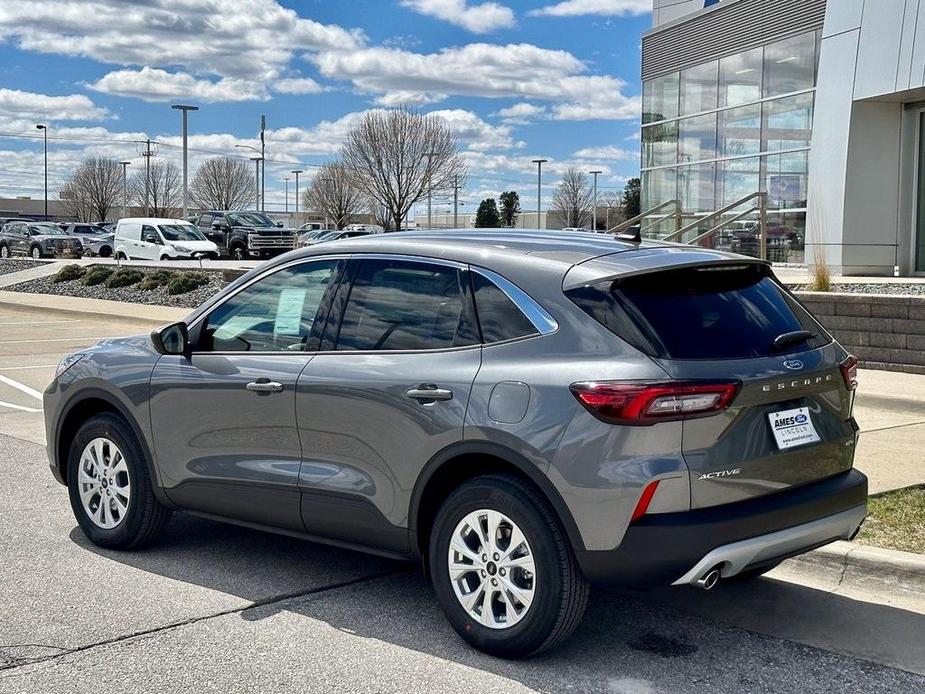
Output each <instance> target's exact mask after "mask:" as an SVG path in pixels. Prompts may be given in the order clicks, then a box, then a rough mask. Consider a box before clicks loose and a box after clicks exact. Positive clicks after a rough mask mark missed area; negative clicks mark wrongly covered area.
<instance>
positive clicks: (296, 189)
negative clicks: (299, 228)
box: [289, 169, 303, 224]
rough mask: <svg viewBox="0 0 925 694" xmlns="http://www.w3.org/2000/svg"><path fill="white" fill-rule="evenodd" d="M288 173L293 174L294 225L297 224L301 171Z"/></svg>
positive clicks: (296, 170) (295, 170)
mask: <svg viewBox="0 0 925 694" xmlns="http://www.w3.org/2000/svg"><path fill="white" fill-rule="evenodd" d="M289 173H292V174H295V218H296V224H298V222H299V174H300V173H303V171H302V169H293V170H292V171H290V172H289Z"/></svg>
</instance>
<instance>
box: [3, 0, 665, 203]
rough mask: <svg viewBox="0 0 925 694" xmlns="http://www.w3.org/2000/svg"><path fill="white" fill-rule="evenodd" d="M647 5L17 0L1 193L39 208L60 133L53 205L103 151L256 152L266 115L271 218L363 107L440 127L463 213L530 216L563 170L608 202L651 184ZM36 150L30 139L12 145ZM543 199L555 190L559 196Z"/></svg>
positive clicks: (11, 12) (6, 23) (477, 0)
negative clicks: (483, 206) (501, 196)
mask: <svg viewBox="0 0 925 694" xmlns="http://www.w3.org/2000/svg"><path fill="white" fill-rule="evenodd" d="M650 6H651V3H650V2H649V0H497V1H496V2H493V1H491V2H485V1H483V0H201V1H199V0H82V2H73V1H68V0H24V1H22V2H16V3H13V2H4V3H2V4H0V197H13V196H15V195H31V196H33V197H40V195H41V190H40V187H41V172H42V161H41V143H40V141H38V140H36V139H35V136H36V135H37V131H36V130H35V123H37V122H47V123H49V126H50V130H49V133H50V137H51V139H50V153H49V159H50V165H49V169H50V178H51V188H52V196H54V194H55V193H54V191H55V190H56V188H57V185H58V184H60V182H61V181H63V180H64V179H65V178H66V177H67V175H68V174H69V172H70V171H71V170H72V169H73V167H74V166H75V165H76V163H77V162H78V161H79V160H80V159H81V158H82V157H83V156H87V155H90V154H101V155H105V156H112V157H115V158H118V159H128V160H131V161H132V162H133V163H132V167H131V168H132V169H135V170H139V169H140V168H141V162H142V160H141V158H140V157H138V155H137V150H138V145H136V144H134V143H132V142H131V141H132V140H139V139H143V138H145V137H151V138H153V139H155V140H157V141H159V142H161V143H162V145H161V146H160V147H159V148H158V155H157V159H158V160H160V161H166V160H173V161H175V162H177V163H179V161H180V150H179V149H178V147H177V145H178V144H179V137H178V131H179V114H178V113H177V112H176V111H172V110H171V109H170V104H172V103H177V102H185V103H192V104H197V105H199V106H200V111H198V112H196V113H194V114H192V115H191V118H190V132H191V140H190V147H191V148H192V150H193V151H192V152H191V167H193V168H195V166H196V165H197V164H198V163H199V162H201V161H202V160H203V159H204V158H206V157H208V156H212V155H213V154H216V153H228V154H235V155H240V156H246V153H245V152H244V151H243V150H242V149H240V148H239V149H236V148H235V147H234V145H235V144H256V140H255V136H256V134H257V130H258V127H259V118H260V114H261V113H264V114H266V116H267V126H268V128H269V132H268V139H267V152H268V153H267V157H268V160H269V161H268V164H267V191H268V195H267V200H268V207H273V208H277V207H279V208H281V207H282V203H283V186H284V183H283V178H284V177H285V176H286V175H288V172H289V171H290V170H291V169H293V168H300V167H304V168H306V170H307V172H308V173H307V174H306V175H309V176H310V175H311V170H312V165H313V164H315V165H317V164H319V163H322V162H324V161H326V160H328V159H330V158H333V157H334V156H336V153H337V149H338V148H339V145H340V141H341V139H342V137H343V134H344V133H345V132H346V130H347V129H349V127H350V125H351V124H352V123H355V122H356V121H357V120H358V119H359V118H360V117H361V116H362V113H363V112H364V111H366V110H368V109H372V108H380V107H388V106H394V105H398V104H406V105H411V106H413V107H414V108H417V109H420V110H421V111H424V112H433V113H436V114H437V115H438V116H440V117H442V118H445V119H446V121H447V123H448V124H449V125H450V127H451V129H452V130H453V131H454V132H455V133H456V134H457V137H458V139H459V143H460V147H461V149H462V150H463V151H464V152H465V156H466V158H467V160H468V165H469V170H470V177H469V181H468V185H467V190H466V191H465V193H464V195H463V198H464V199H465V200H466V201H467V202H469V204H472V203H477V202H478V200H479V199H481V198H482V197H485V196H487V195H497V194H498V193H499V192H500V191H501V190H507V189H515V190H518V191H520V193H521V196H522V198H523V199H524V200H523V202H524V207H525V208H526V207H530V206H531V203H532V202H533V200H534V195H535V192H534V191H535V168H534V167H533V165H532V164H530V163H529V162H530V160H531V159H534V158H538V157H543V158H547V159H549V160H550V163H549V164H548V165H547V169H546V171H548V174H547V175H545V176H544V183H548V186H549V189H550V190H551V187H552V186H553V185H554V184H555V182H556V179H557V177H558V175H559V174H560V173H561V171H562V170H564V169H565V168H566V167H568V166H571V165H575V166H579V167H581V168H582V169H584V170H590V169H601V170H603V171H604V172H605V173H604V175H603V177H602V178H601V179H600V187H601V189H602V190H605V191H606V190H618V189H621V188H622V185H623V182H624V181H625V179H626V178H628V177H630V176H634V175H637V172H638V128H639V125H638V123H639V110H640V109H639V94H640V86H639V42H640V35H641V33H642V32H643V31H645V30H646V29H647V28H649V26H650V24H651V15H650V13H649V10H650ZM12 135H26V136H29V137H28V138H27V137H12ZM546 197H548V191H547V193H546Z"/></svg>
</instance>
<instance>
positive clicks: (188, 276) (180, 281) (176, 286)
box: [167, 272, 209, 296]
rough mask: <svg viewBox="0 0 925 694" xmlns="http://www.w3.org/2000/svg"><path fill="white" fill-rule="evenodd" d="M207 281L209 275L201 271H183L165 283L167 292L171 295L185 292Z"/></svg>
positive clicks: (197, 287)
mask: <svg viewBox="0 0 925 694" xmlns="http://www.w3.org/2000/svg"><path fill="white" fill-rule="evenodd" d="M208 283H209V276H208V275H206V274H205V273H203V272H184V273H183V274H182V275H177V276H176V277H174V278H173V279H171V280H170V282H168V283H167V293H168V294H170V295H171V296H173V295H176V294H187V293H189V292H191V291H193V290H195V289H199V288H200V287H202V286H204V285H206V284H208Z"/></svg>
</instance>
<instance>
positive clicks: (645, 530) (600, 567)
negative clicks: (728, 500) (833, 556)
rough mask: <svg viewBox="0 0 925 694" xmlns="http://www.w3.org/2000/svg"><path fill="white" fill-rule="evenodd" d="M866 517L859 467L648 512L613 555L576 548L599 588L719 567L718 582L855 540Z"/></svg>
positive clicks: (691, 576) (684, 579)
mask: <svg viewBox="0 0 925 694" xmlns="http://www.w3.org/2000/svg"><path fill="white" fill-rule="evenodd" d="M866 512H867V478H866V477H865V476H864V475H863V474H862V473H860V472H858V471H857V470H853V469H852V470H849V471H848V472H846V473H843V474H840V475H837V476H836V477H831V478H829V479H826V480H822V481H820V482H815V483H813V484H808V485H805V486H802V487H798V488H796V489H791V490H788V491H784V492H779V493H777V494H770V495H768V496H763V497H760V498H757V499H752V500H748V501H740V502H736V503H732V504H724V505H722V506H714V507H710V508H705V509H698V510H693V511H685V512H680V513H663V514H651V515H648V516H644V517H643V518H641V519H640V520H639V521H638V522H636V523H635V524H633V525H632V526H630V528H629V529H628V530H627V531H626V535H625V536H624V538H623V542H622V543H621V544H620V546H619V547H617V548H616V549H614V550H611V551H586V550H582V551H578V552H577V553H576V557H577V559H578V563H579V565H580V566H581V569H582V571H583V572H584V574H585V576H587V578H588V579H589V580H590V581H592V582H593V583H598V584H604V585H636V586H643V585H648V586H652V585H667V584H683V583H692V582H694V581H696V580H697V579H698V578H700V577H701V576H702V575H703V574H705V573H706V572H707V571H709V570H710V569H712V568H713V567H715V566H717V565H722V566H721V574H722V576H723V577H724V578H728V577H729V576H734V575H735V574H737V573H739V572H740V571H742V570H744V569H750V568H758V567H760V566H763V565H765V566H766V565H770V564H774V563H776V562H778V561H780V560H782V559H785V558H787V557H790V556H794V555H796V554H801V553H803V552H806V551H809V550H811V549H815V548H816V547H820V546H822V545H825V544H828V543H829V542H834V541H835V540H841V539H848V538H850V537H852V536H853V535H854V533H855V532H856V531H857V528H858V527H859V526H860V524H861V522H862V521H863V520H864V517H865V515H866Z"/></svg>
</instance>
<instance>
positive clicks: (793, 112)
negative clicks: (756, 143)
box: [763, 93, 813, 152]
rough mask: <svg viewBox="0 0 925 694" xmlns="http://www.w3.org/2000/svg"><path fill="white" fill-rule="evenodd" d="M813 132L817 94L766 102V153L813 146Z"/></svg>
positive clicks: (799, 95)
mask: <svg viewBox="0 0 925 694" xmlns="http://www.w3.org/2000/svg"><path fill="white" fill-rule="evenodd" d="M812 133H813V94H812V93H808V94H798V95H797V96H789V97H786V98H783V99H775V100H773V101H766V102H765V103H764V147H763V149H764V150H765V151H766V152H774V151H778V150H782V149H796V148H798V147H809V141H810V138H811V137H812Z"/></svg>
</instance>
